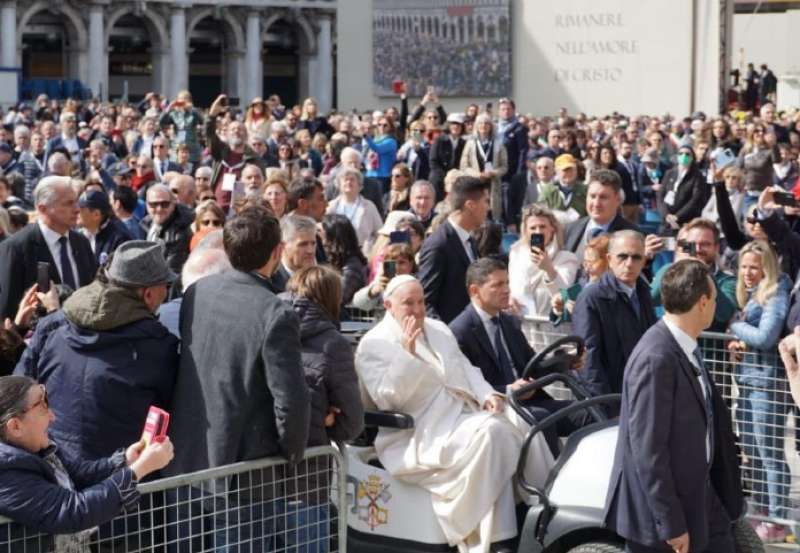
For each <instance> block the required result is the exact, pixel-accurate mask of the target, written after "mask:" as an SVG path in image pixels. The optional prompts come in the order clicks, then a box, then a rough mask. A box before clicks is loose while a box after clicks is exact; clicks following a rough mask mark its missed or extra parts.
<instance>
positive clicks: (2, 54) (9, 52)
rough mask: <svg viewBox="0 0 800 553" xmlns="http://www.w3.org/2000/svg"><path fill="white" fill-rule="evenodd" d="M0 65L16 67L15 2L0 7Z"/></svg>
mask: <svg viewBox="0 0 800 553" xmlns="http://www.w3.org/2000/svg"><path fill="white" fill-rule="evenodd" d="M0 33H2V36H0V65H2V66H3V67H17V2H16V0H10V1H6V2H3V3H2V5H0Z"/></svg>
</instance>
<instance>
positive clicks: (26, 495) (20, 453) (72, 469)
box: [0, 442, 139, 552]
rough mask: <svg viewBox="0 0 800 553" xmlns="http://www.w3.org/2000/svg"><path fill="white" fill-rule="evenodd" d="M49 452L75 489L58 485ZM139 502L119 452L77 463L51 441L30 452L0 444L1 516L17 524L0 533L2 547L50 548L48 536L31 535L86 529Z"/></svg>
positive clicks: (130, 474)
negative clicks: (38, 451)
mask: <svg viewBox="0 0 800 553" xmlns="http://www.w3.org/2000/svg"><path fill="white" fill-rule="evenodd" d="M50 456H55V457H56V458H57V459H58V460H59V461H60V462H61V465H62V466H63V467H64V469H65V470H66V472H67V474H68V475H69V477H70V480H71V481H72V483H73V485H74V487H75V490H74V491H73V490H69V489H67V488H65V487H62V486H61V485H60V484H59V482H58V480H57V479H56V474H55V470H54V468H53V464H52V462H49V461H48V458H49V457H50ZM138 500H139V492H138V491H137V489H136V478H135V475H134V474H133V472H132V471H131V469H129V468H127V467H126V466H125V456H124V453H123V452H122V451H120V452H119V453H117V454H115V455H114V456H112V457H108V458H103V459H99V460H96V461H79V460H77V459H75V458H73V457H71V456H69V455H68V454H67V453H66V452H65V451H63V450H61V449H58V448H57V447H56V446H54V445H51V446H50V447H48V448H47V449H45V450H43V451H42V452H40V453H38V454H34V453H30V452H28V451H25V450H23V449H20V448H17V447H14V446H12V445H9V444H6V443H2V442H0V515H3V516H6V517H8V518H10V519H12V520H14V521H15V522H16V523H18V525H20V526H18V525H17V524H14V525H12V526H11V528H10V536H9V535H8V534H6V533H5V532H4V533H3V534H2V535H0V549H2V550H3V551H20V552H22V551H26V552H38V551H42V552H44V551H52V550H53V537H52V536H48V537H46V538H45V539H42V540H40V539H39V538H37V537H34V536H35V533H36V532H43V533H46V534H72V533H76V532H80V531H83V530H88V529H90V528H93V527H95V526H97V525H98V524H102V523H103V522H106V521H108V520H110V519H111V518H113V517H114V516H116V515H117V514H118V513H120V512H121V511H122V510H123V508H125V509H129V508H131V507H132V506H134V505H135V504H136V502H137V501H138ZM23 526H24V527H25V528H26V531H25V533H24V536H25V539H24V540H23V539H22V538H23V528H22V527H23ZM9 540H10V541H9ZM6 547H8V549H6Z"/></svg>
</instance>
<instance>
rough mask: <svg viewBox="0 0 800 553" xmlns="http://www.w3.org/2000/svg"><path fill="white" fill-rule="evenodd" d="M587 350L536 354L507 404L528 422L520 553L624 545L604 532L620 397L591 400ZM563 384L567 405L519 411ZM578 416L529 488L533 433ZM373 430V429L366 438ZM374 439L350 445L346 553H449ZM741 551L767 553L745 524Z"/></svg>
mask: <svg viewBox="0 0 800 553" xmlns="http://www.w3.org/2000/svg"><path fill="white" fill-rule="evenodd" d="M582 353H583V341H582V340H581V339H580V338H578V337H576V336H567V337H565V338H562V339H560V340H558V341H556V342H554V343H553V344H551V345H549V346H548V347H547V348H545V349H544V350H542V351H541V352H540V353H539V354H537V355H536V356H535V357H534V358H533V359H532V360H531V361H530V363H528V365H527V366H526V367H525V370H524V372H523V376H524V377H533V378H535V380H534V381H533V382H532V383H531V384H529V385H526V386H524V387H523V388H521V389H519V390H516V391H515V392H514V393H513V394H512V395H510V396H509V398H508V404H509V407H510V408H512V409H514V410H515V411H516V412H517V413H518V414H519V415H520V416H521V417H523V418H524V419H525V420H526V421H527V422H528V423H529V424H530V425H531V429H530V431H529V432H528V434H527V436H526V438H525V441H524V442H523V447H522V450H521V452H520V457H519V462H518V466H517V475H516V477H517V479H518V481H519V484H520V487H522V488H523V489H524V490H525V491H526V492H527V493H528V494H529V495H528V496H527V498H526V500H525V504H524V505H522V506H521V507H522V508H521V509H520V508H518V520H519V522H520V526H519V528H520V530H519V536H518V546H517V551H518V552H520V553H522V552H524V553H540V552H548V553H556V552H558V553H561V552H567V551H569V552H572V553H616V552H622V551H623V550H624V540H623V539H622V538H621V537H620V536H618V535H616V534H615V533H614V532H613V531H611V530H609V529H607V528H605V527H604V526H603V510H604V506H605V499H606V492H607V488H608V482H609V479H610V476H611V469H612V464H613V462H614V451H615V448H616V441H617V431H618V424H617V421H616V420H612V419H609V418H608V417H607V416H606V415H605V413H604V411H603V409H602V407H603V406H606V405H612V404H614V403H618V402H619V401H620V396H619V394H609V395H604V396H598V397H590V396H589V394H588V393H587V392H586V390H585V389H584V387H583V386H582V385H581V384H580V383H579V382H578V381H577V380H576V378H574V377H573V376H572V375H571V374H570V371H571V369H572V367H573V366H574V364H575V361H576V360H577V359H578V358H580V356H581V355H582ZM555 383H560V384H562V385H563V386H566V387H567V388H568V389H569V390H570V391H571V392H572V394H573V395H574V398H575V402H574V403H573V404H572V405H570V406H569V407H567V408H565V409H562V410H560V411H558V412H557V413H553V414H552V415H550V416H548V417H546V418H545V419H543V420H541V421H538V422H537V421H536V420H535V419H534V418H533V417H532V416H531V415H530V413H529V412H528V411H527V409H525V408H524V406H523V405H522V401H521V400H520V399H519V398H520V397H523V396H526V395H527V393H528V392H531V391H534V390H539V389H542V388H544V387H546V386H549V385H551V384H555ZM581 411H584V412H586V413H587V416H588V417H589V420H590V422H589V424H587V425H585V426H584V427H582V428H580V429H579V430H577V431H575V432H574V433H573V434H572V435H570V436H569V438H567V440H566V442H565V443H564V444H563V447H562V448H561V451H560V452H559V454H558V456H557V458H556V464H555V466H554V467H553V469H552V471H551V473H550V475H549V477H548V479H547V482H546V483H545V485H544V487H542V488H538V487H536V486H533V485H531V484H530V483H528V482H526V481H525V479H524V476H523V468H524V466H525V459H526V456H527V453H528V449H529V447H530V444H531V442H532V440H533V438H534V437H535V436H537V435H538V434H539V433H541V432H542V431H544V430H546V429H548V428H550V427H551V426H552V425H554V424H556V423H557V422H558V421H559V420H562V419H563V418H564V417H569V416H570V415H573V414H575V413H578V412H581ZM365 422H366V425H367V427H368V428H369V427H371V428H372V429H373V431H372V433H371V438H372V439H374V435H375V429H376V428H378V427H384V428H392V429H397V430H403V429H411V428H413V426H414V420H413V418H412V417H410V416H409V415H407V414H404V413H396V412H385V411H381V412H370V413H368V414H367V416H366V421H365ZM367 434H369V433H367ZM371 438H370V436H367V437H366V438H364V437H363V436H362V440H361V441H358V442H356V443H355V444H353V445H348V446H347V447H346V457H347V475H348V476H347V505H346V508H347V524H348V537H347V542H348V550H349V551H351V552H352V553H379V552H380V553H400V552H401V551H402V552H404V553H406V552H414V553H430V552H446V551H454V548H451V547H449V546H448V544H447V540H446V539H445V537H444V534H443V533H442V530H441V528H440V527H439V524H438V522H437V519H436V516H435V514H434V512H433V508H432V505H431V501H430V496H429V494H428V492H427V491H426V490H424V489H422V488H420V487H417V486H414V485H410V484H406V483H404V482H400V481H398V480H395V479H394V478H392V477H391V476H390V475H389V474H388V473H387V472H386V470H384V468H383V466H382V465H381V463H380V461H379V460H378V457H377V454H376V453H375V449H374V447H373V446H372V443H371ZM735 534H736V540H737V549H738V550H739V552H741V553H751V552H753V553H755V552H763V551H764V547H763V545H762V544H761V542H760V540H759V539H758V536H757V535H756V534H755V531H754V530H753V529H752V528H751V526H750V525H749V524H748V523H747V522H746V521H744V520H740V521H738V522H737V524H736V526H735Z"/></svg>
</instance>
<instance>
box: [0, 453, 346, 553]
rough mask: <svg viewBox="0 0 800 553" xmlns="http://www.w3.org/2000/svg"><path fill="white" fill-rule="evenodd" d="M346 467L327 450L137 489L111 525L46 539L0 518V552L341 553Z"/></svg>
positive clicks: (343, 549) (45, 535)
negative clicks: (135, 498)
mask: <svg viewBox="0 0 800 553" xmlns="http://www.w3.org/2000/svg"><path fill="white" fill-rule="evenodd" d="M346 481H347V478H346V474H345V463H344V461H343V458H342V456H341V455H340V453H339V451H338V450H337V449H336V448H334V447H332V446H322V447H315V448H312V449H309V450H308V451H307V452H306V456H305V459H304V460H303V461H302V462H300V463H298V464H297V465H289V464H288V463H287V462H286V460H285V459H282V458H275V457H270V458H265V459H259V460H254V461H247V462H242V463H235V464H232V465H226V466H223V467H218V468H213V469H208V470H203V471H199V472H195V473H191V474H186V475H181V476H176V477H171V478H165V479H162V480H156V481H153V482H147V483H143V484H140V485H139V491H140V492H141V495H142V497H141V500H140V501H139V504H138V505H137V507H135V508H134V509H133V510H131V511H129V512H127V513H123V514H120V515H118V516H117V517H116V518H114V520H112V521H111V522H110V523H107V524H104V525H101V526H100V527H99V528H94V529H92V530H88V531H86V532H83V533H81V534H78V535H75V534H70V535H55V536H54V535H47V534H42V533H38V532H35V531H33V530H31V529H29V528H26V527H24V526H22V525H20V524H17V523H15V522H13V521H10V520H9V519H7V518H3V517H0V553H6V552H14V553H44V552H56V553H78V552H80V553H84V552H85V553H89V552H98V553H121V552H125V553H128V552H145V551H147V552H169V553H178V552H180V553H202V552H215V553H222V552H225V553H239V552H241V553H244V552H253V553H255V552H261V551H264V552H267V551H270V552H272V551H275V552H287V553H288V552H292V553H334V552H338V553H344V552H345V550H346V536H347V520H346V515H342V516H339V514H338V511H337V509H336V505H345V504H346V495H345V494H346V489H345V486H340V485H339V484H338V483H339V482H346Z"/></svg>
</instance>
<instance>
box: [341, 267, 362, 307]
mask: <svg viewBox="0 0 800 553" xmlns="http://www.w3.org/2000/svg"><path fill="white" fill-rule="evenodd" d="M361 259H362V258H360V257H358V256H355V255H353V256H351V257H349V258H348V259H347V261H345V262H344V266H343V267H342V268H341V272H342V305H343V306H344V305H347V304H349V303H350V302H351V301H352V300H353V296H354V295H355V293H356V292H358V291H359V290H361V289H362V288H363V287H364V286H366V285H367V266H366V265H365V264H364V262H363V261H362V260H361Z"/></svg>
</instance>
